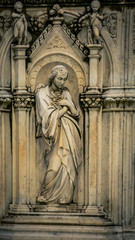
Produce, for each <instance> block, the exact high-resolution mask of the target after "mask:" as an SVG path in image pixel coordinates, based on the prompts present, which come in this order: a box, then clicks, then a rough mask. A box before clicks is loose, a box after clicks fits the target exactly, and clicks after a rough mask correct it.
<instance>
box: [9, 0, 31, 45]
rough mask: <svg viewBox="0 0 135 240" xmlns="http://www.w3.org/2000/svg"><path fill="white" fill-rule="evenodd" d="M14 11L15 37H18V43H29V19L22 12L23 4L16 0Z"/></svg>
mask: <svg viewBox="0 0 135 240" xmlns="http://www.w3.org/2000/svg"><path fill="white" fill-rule="evenodd" d="M14 10H15V11H14V12H13V13H12V18H13V19H14V21H13V26H14V38H15V39H17V41H18V45H21V44H24V45H25V44H27V20H26V17H25V15H24V14H23V13H22V10H23V4H22V3H21V2H16V3H15V4H14Z"/></svg>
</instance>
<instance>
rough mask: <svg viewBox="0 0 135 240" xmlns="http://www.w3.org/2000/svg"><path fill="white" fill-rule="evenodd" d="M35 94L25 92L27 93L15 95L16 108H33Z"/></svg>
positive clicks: (14, 103)
mask: <svg viewBox="0 0 135 240" xmlns="http://www.w3.org/2000/svg"><path fill="white" fill-rule="evenodd" d="M34 101H35V100H34V95H31V94H25V95H19V94H17V95H14V101H13V105H14V108H15V110H25V109H28V110H29V109H31V107H32V106H33V103H34Z"/></svg>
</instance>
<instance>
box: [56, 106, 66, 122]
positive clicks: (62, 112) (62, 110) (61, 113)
mask: <svg viewBox="0 0 135 240" xmlns="http://www.w3.org/2000/svg"><path fill="white" fill-rule="evenodd" d="M67 110H68V108H67V107H63V108H62V109H61V110H59V112H58V120H59V119H60V118H61V117H62V116H63V115H64V114H65V113H66V112H67Z"/></svg>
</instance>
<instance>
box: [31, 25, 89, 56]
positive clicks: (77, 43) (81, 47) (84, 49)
mask: <svg viewBox="0 0 135 240" xmlns="http://www.w3.org/2000/svg"><path fill="white" fill-rule="evenodd" d="M51 29H52V25H51V24H49V25H48V26H47V27H46V28H45V30H44V31H43V32H42V33H41V34H40V36H39V37H38V38H37V40H36V41H35V42H34V44H33V45H32V46H31V52H32V53H33V52H34V51H35V50H36V49H37V48H38V47H39V46H40V45H41V44H42V42H43V41H44V39H45V38H46V37H47V35H48V34H49V32H50V31H51ZM62 29H63V30H64V32H65V33H66V34H67V35H68V37H69V38H70V39H71V41H72V43H73V44H74V45H75V46H76V47H77V48H78V49H79V50H81V51H82V53H83V54H84V55H85V56H87V55H88V54H89V51H88V49H87V47H86V46H84V45H83V44H82V43H81V42H80V41H79V39H78V38H76V37H75V35H74V34H72V32H71V30H70V29H69V28H68V27H67V26H66V24H63V25H62ZM57 42H58V41H57ZM55 44H56V43H55ZM59 45H60V43H59Z"/></svg>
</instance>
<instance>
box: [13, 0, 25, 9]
mask: <svg viewBox="0 0 135 240" xmlns="http://www.w3.org/2000/svg"><path fill="white" fill-rule="evenodd" d="M17 7H22V8H23V3H22V2H20V1H18V2H16V3H15V4H14V9H16V8H17Z"/></svg>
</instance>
